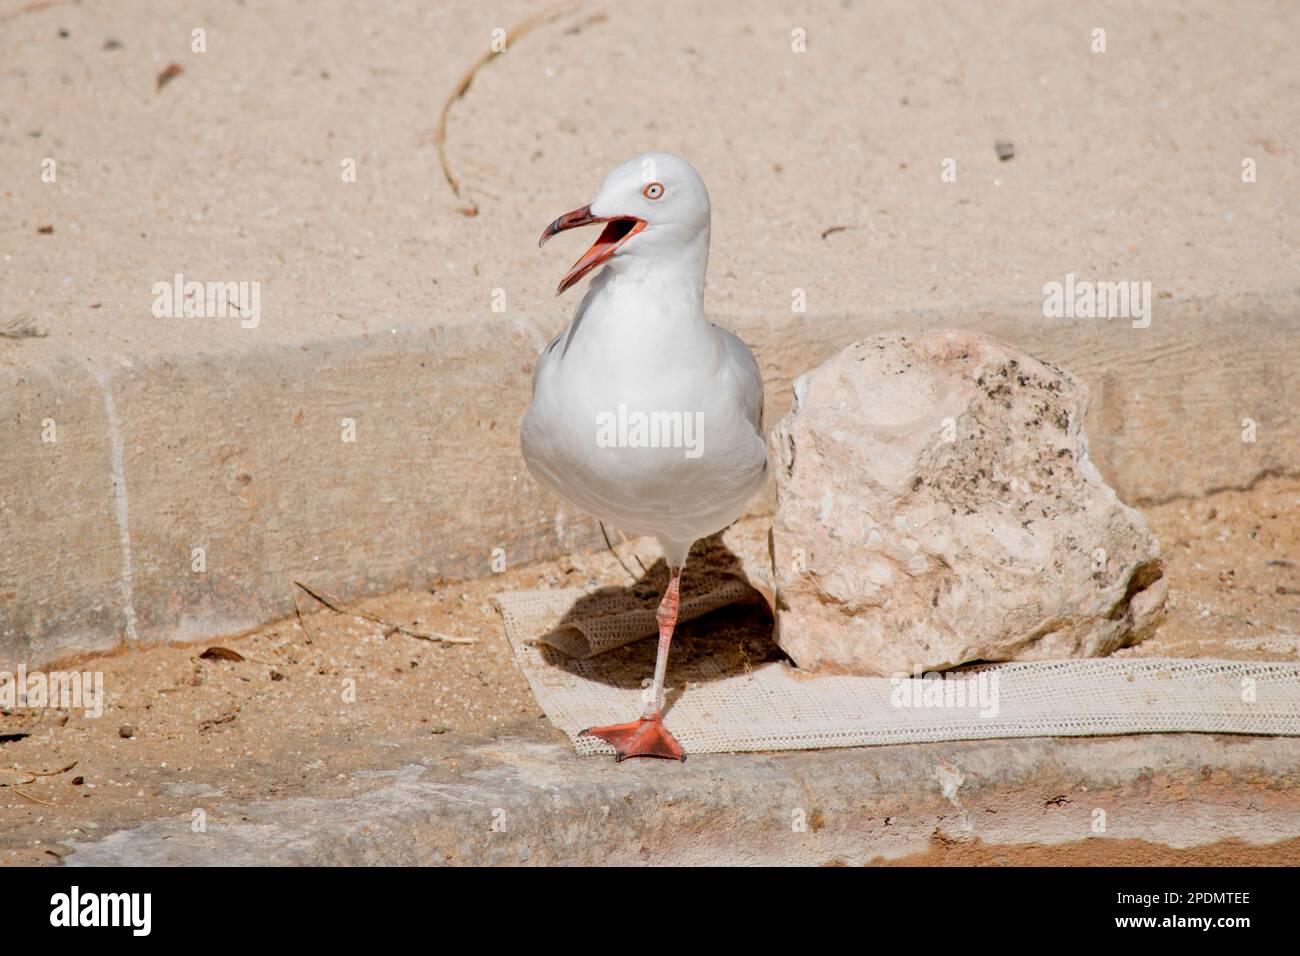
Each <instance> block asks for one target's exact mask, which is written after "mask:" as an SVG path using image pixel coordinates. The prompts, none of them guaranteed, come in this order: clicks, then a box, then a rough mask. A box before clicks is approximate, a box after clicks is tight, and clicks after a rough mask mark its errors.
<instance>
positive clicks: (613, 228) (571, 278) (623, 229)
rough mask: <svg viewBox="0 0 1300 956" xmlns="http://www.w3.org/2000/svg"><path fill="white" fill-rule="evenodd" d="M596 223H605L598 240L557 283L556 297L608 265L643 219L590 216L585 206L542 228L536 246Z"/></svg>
mask: <svg viewBox="0 0 1300 956" xmlns="http://www.w3.org/2000/svg"><path fill="white" fill-rule="evenodd" d="M596 222H603V223H605V228H604V229H602V230H601V232H600V237H599V238H598V239H597V240H596V241H595V243H594V244H593V245H592V247H591V248H590V249H588V250H587V251H586V252H584V253H583V254H582V258H581V259H579V260H578V261H577V262H575V263H574V264H573V268H572V269H570V270H569V271H568V272H566V273H565V275H564V278H563V279H561V280H560V284H559V286H558V287H557V288H556V290H555V294H556V295H560V294H561V293H563V292H564V291H565V290H566V289H568V288H569V287H571V286H572V285H573V284H574V283H575V282H577V281H578V280H579V279H581V278H582V277H583V276H585V275H586V274H587V273H588V272H590V271H591V270H592V269H594V268H596V267H597V266H599V265H601V264H603V263H605V262H608V261H609V258H610V256H612V255H613V254H614V253H615V252H617V251H618V247H619V246H621V245H623V243H625V242H627V241H628V240H629V239H631V238H632V237H633V236H635V235H636V234H637V233H638V232H640V231H641V230H642V229H644V228H645V227H646V222H645V220H644V219H638V218H636V217H635V216H593V215H592V214H591V205H590V204H588V205H586V206H583V207H582V208H581V209H575V210H573V212H566V213H565V214H564V215H563V216H561V217H560V218H559V219H557V220H555V222H553V223H551V224H550V225H549V226H547V227H546V228H545V229H543V230H542V237H541V239H539V240H538V241H537V245H538V246H539V247H540V246H544V245H546V240H547V239H550V238H551V236H554V235H555V234H557V233H561V232H564V231H565V230H566V229H576V228H578V227H579V226H589V225H591V224H592V223H596Z"/></svg>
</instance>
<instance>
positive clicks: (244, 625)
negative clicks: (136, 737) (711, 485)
mask: <svg viewBox="0 0 1300 956" xmlns="http://www.w3.org/2000/svg"><path fill="white" fill-rule="evenodd" d="M718 321H719V322H720V323H721V324H724V325H727V326H728V327H731V328H733V329H735V330H737V331H738V332H739V333H740V334H741V335H743V336H744V337H745V338H746V340H748V341H749V342H750V343H751V345H752V346H753V347H754V349H755V351H756V353H757V354H758V356H759V359H760V362H761V364H762V365H763V368H764V374H765V377H766V381H767V391H768V423H769V427H770V425H771V424H772V423H774V422H775V421H776V419H777V417H778V416H779V415H780V414H782V413H783V412H784V410H785V408H786V407H788V404H789V399H788V394H789V385H790V382H791V380H792V379H793V378H794V377H795V376H797V375H798V374H799V373H800V372H802V371H804V370H806V369H808V368H810V367H812V366H813V365H815V364H817V363H818V362H820V361H822V360H824V359H825V358H826V357H828V356H829V355H831V354H833V353H834V352H835V351H837V350H838V349H839V348H842V347H843V346H844V345H846V344H848V343H849V342H852V341H854V340H856V339H858V338H861V337H863V336H865V335H868V334H871V333H874V332H878V331H883V330H885V329H889V328H900V327H902V328H907V329H913V330H921V329H928V328H939V327H945V326H962V327H965V328H970V329H974V330H977V331H981V332H986V333H989V334H992V335H994V336H997V337H998V338H1001V339H1004V340H1005V341H1007V342H1009V343H1011V344H1013V345H1016V346H1018V347H1020V348H1022V349H1025V350H1026V351H1028V352H1030V353H1031V354H1034V355H1037V356H1039V357H1041V358H1043V359H1045V360H1047V361H1050V362H1053V363H1054V364H1057V365H1060V366H1062V367H1064V368H1067V369H1069V370H1070V371H1072V372H1073V373H1075V374H1076V375H1077V376H1078V377H1080V378H1081V379H1082V380H1083V381H1084V382H1085V383H1087V384H1088V385H1089V386H1090V388H1091V390H1092V396H1093V405H1092V409H1091V411H1090V414H1089V421H1088V429H1089V435H1090V439H1091V450H1092V453H1093V458H1094V460H1095V461H1096V463H1097V465H1098V467H1099V468H1100V470H1101V472H1102V474H1103V475H1104V476H1105V477H1106V478H1107V479H1108V480H1110V481H1111V482H1112V483H1113V484H1114V485H1115V487H1116V488H1117V490H1118V491H1119V493H1120V495H1121V497H1122V498H1124V499H1125V500H1127V501H1129V502H1131V503H1143V502H1154V501H1160V500H1165V499H1169V498H1173V497H1180V496H1193V497H1194V496H1198V495H1202V494H1205V493H1206V492H1208V491H1212V490H1216V489H1220V488H1228V487H1244V486H1248V485H1249V484H1250V483H1251V482H1253V481H1254V480H1256V479H1258V478H1259V477H1260V476H1262V475H1266V474H1270V473H1279V472H1294V471H1296V470H1300V420H1297V419H1296V417H1295V415H1294V411H1295V409H1296V408H1297V407H1300V376H1297V375H1296V373H1295V342H1296V338H1297V330H1298V329H1300V289H1290V288H1288V289H1282V290H1276V291H1274V292H1271V293H1267V294H1260V295H1247V296H1238V297H1233V298H1231V299H1224V300H1218V299H1213V300H1205V299H1194V300H1186V301H1181V300H1167V301H1164V300H1162V301H1161V302H1160V303H1159V305H1158V307H1157V310H1156V313H1155V318H1154V320H1153V322H1152V324H1151V326H1150V327H1149V328H1145V329H1136V328H1131V327H1130V323H1129V322H1128V321H1127V320H1087V321H1085V320H1050V319H1044V318H1043V317H1042V314H1041V308H1040V306H1039V305H1036V304H1027V305H1020V306H999V307H989V308H984V309H974V310H955V309H952V310H948V309H945V310H929V311H924V312H904V311H900V310H887V311H880V312H875V313H868V314H863V315H857V316H794V317H791V316H790V315H780V316H760V317H757V318H746V319H740V318H735V317H720V318H719V319H718ZM561 327H562V321H561V319H560V318H559V317H549V318H547V319H545V320H541V321H534V320H533V319H530V318H521V317H511V316H498V315H491V316H487V317H484V318H483V320H482V321H480V322H464V323H459V324H456V325H453V326H446V327H442V326H439V327H434V328H429V329H424V330H404V331H399V332H398V333H396V334H393V335H381V336H364V337H356V338H348V339H330V340H325V341H317V342H311V343H307V344H302V345H296V346H290V345H274V346H267V347H265V348H262V349H259V350H255V351H253V352H250V353H247V354H246V355H243V356H240V357H235V356H231V355H215V354H183V355H166V356H160V357H150V358H148V359H143V358H142V359H133V358H131V357H129V356H128V357H121V358H118V359H115V360H113V361H112V363H111V364H101V365H92V364H90V363H78V362H76V361H75V360H73V359H71V358H63V359H59V360H57V361H52V362H51V363H50V364H46V365H41V366H34V367H28V368H19V369H13V368H6V369H0V396H3V399H4V405H3V410H2V413H0V447H3V448H5V449H6V451H7V454H6V455H5V456H4V457H3V459H0V489H3V492H2V494H3V498H2V499H0V668H7V669H14V668H16V666H17V664H18V663H20V662H21V663H25V664H26V665H27V666H29V667H36V666H42V665H45V664H48V663H49V662H51V661H55V660H58V659H60V658H64V657H68V656H70V655H76V654H84V653H89V652H98V651H107V650H111V649H115V648H119V647H123V646H131V645H138V644H146V643H160V642H170V641H197V640H201V639H204V638H207V637H212V636H216V635H222V634H230V633H232V632H238V631H241V630H245V629H248V628H251V627H254V626H256V625H258V624H260V623H263V622H265V621H267V620H270V619H274V618H277V617H283V616H285V615H287V614H289V613H292V607H293V604H292V583H291V582H292V581H293V580H294V579H295V578H298V579H303V580H307V581H310V582H313V583H315V584H317V585H319V586H321V587H325V588H326V589H327V590H330V591H332V592H334V593H336V594H339V595H340V596H342V597H344V598H345V599H348V598H352V597H356V596H359V595H362V594H369V593H380V592H383V591H386V590H391V589H393V588H397V587H403V586H410V587H417V588H418V587H426V586H428V585H429V584H430V583H431V582H434V581H436V580H438V579H439V578H452V579H454V578H461V577H472V576H477V575H482V574H486V573H488V571H489V567H490V565H489V562H490V560H491V553H492V549H494V548H498V547H499V548H502V549H504V550H505V552H506V555H507V559H508V560H509V562H510V563H512V564H515V563H519V562H523V561H529V560H533V559H538V558H545V557H549V556H553V555H555V554H557V553H560V552H563V551H565V550H569V549H573V548H583V547H592V546H595V545H596V543H597V542H598V540H599V537H598V532H597V530H596V526H595V524H594V523H593V522H592V521H591V520H590V519H588V518H586V517H585V516H581V515H577V514H574V513H572V512H568V511H566V510H565V509H563V508H562V507H561V506H560V505H559V504H558V503H557V502H555V501H554V500H552V499H551V498H549V496H547V495H546V494H544V493H543V492H542V491H541V489H539V488H538V487H537V486H536V485H535V484H534V483H533V482H532V480H531V478H530V477H529V476H528V474H527V472H526V470H525V468H524V466H523V462H522V460H521V458H520V456H519V453H518V447H517V426H518V422H519V418H520V416H521V415H522V413H523V410H524V408H525V407H526V405H527V402H528V396H529V392H530V375H531V369H532V363H533V360H534V358H535V357H536V354H537V352H538V351H539V350H540V349H541V347H542V346H543V345H544V344H545V342H546V341H547V338H548V337H549V336H550V335H553V334H554V333H555V332H557V331H558V330H559V329H560V328H561ZM1247 418H1248V419H1251V420H1252V421H1253V422H1255V427H1256V435H1257V437H1256V441H1254V442H1253V443H1250V442H1244V441H1243V440H1242V432H1243V420H1244V419H1247ZM345 419H346V420H351V421H352V422H354V423H355V431H356V441H355V442H346V441H344V440H343V434H344V431H345V428H346V423H345ZM47 420H53V421H54V422H55V424H56V428H57V441H55V442H52V443H47V442H43V441H42V437H41V436H42V430H43V428H44V423H45V422H46V421H47ZM756 507H758V508H761V507H762V505H761V504H759V505H756ZM195 549H202V560H203V562H204V564H205V566H206V570H204V571H196V570H194V568H195V567H196V557H197V552H196V550H195Z"/></svg>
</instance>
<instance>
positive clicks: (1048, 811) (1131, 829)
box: [64, 734, 1300, 866]
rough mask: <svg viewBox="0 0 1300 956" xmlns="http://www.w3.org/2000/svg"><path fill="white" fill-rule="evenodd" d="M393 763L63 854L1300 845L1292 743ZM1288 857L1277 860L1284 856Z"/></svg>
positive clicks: (555, 856) (499, 753) (148, 858)
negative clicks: (323, 792)
mask: <svg viewBox="0 0 1300 956" xmlns="http://www.w3.org/2000/svg"><path fill="white" fill-rule="evenodd" d="M403 756H404V757H407V758H410V762H409V763H406V764H405V765H403V766H401V767H400V768H398V769H395V770H393V771H392V772H391V773H390V774H375V773H374V772H367V773H364V774H357V775H355V776H356V777H357V778H364V779H358V781H357V783H358V789H359V791H360V792H358V793H356V794H355V795H351V796H346V797H341V798H331V799H322V798H316V797H293V798H287V799H282V800H261V801H256V802H251V803H243V804H238V805H235V804H222V803H218V802H216V801H196V804H195V805H196V806H199V807H203V808H204V809H205V812H206V815H207V829H206V832H203V833H195V832H193V830H192V827H191V823H192V817H191V815H190V814H189V813H186V814H184V815H181V816H178V817H176V818H169V819H157V820H152V821H149V822H147V823H144V824H142V825H140V826H137V827H134V828H132V829H128V830H122V831H118V832H116V833H112V834H109V835H107V836H105V837H104V838H103V839H101V840H99V841H97V842H94V843H77V844H73V849H74V850H75V852H74V853H72V855H70V856H67V857H65V858H64V859H65V862H67V863H68V864H70V865H74V866H122V865H169V866H203V865H226V866H231V865H233V866H238V865H249V864H254V865H266V864H284V865H306V864H316V865H319V864H325V865H343V864H387V865H423V864H458V865H475V864H491V865H501V864H611V865H630V864H665V865H678V864H828V863H836V864H848V865H860V864H864V863H869V862H872V861H874V860H882V859H883V860H889V859H898V858H902V857H906V856H910V855H913V854H918V853H924V852H926V851H927V850H928V849H930V848H932V846H933V845H934V844H935V842H936V841H938V842H939V843H941V844H944V843H946V844H952V843H957V844H962V843H966V844H969V843H970V842H972V841H976V840H978V841H980V843H981V844H982V845H983V846H984V847H986V848H989V849H990V850H991V851H992V852H993V853H994V854H997V853H998V852H999V848H1007V849H1008V850H1009V848H1011V847H1013V846H1018V845H1024V844H1040V845H1046V846H1061V845H1073V844H1082V843H1084V842H1085V841H1091V842H1090V843H1089V852H1090V853H1091V854H1092V855H1091V857H1090V859H1091V861H1093V862H1096V861H1098V860H1099V859H1101V858H1107V854H1110V855H1111V857H1113V860H1114V861H1120V862H1129V863H1140V862H1142V860H1141V859H1140V858H1139V859H1134V858H1133V853H1134V852H1135V851H1134V849H1133V847H1134V844H1133V841H1145V844H1151V845H1154V846H1155V847H1157V848H1160V847H1168V848H1176V849H1187V848H1195V847H1205V846H1210V845H1213V844H1217V843H1219V842H1220V841H1225V840H1230V839H1232V840H1238V841H1240V842H1241V844H1244V845H1256V846H1259V845H1268V844H1273V843H1279V842H1281V841H1285V840H1293V839H1295V838H1296V837H1300V788H1298V787H1297V784H1300V750H1298V749H1297V748H1296V746H1295V743H1294V741H1291V740H1286V739H1279V738H1252V737H1213V736H1201V735H1183V734H1177V735H1148V736H1134V737H1105V738H1087V739H1045V738H1033V739H1025V740H1014V741H969V742H959V743H949V744H918V745H907V746H897V747H878V748H863V749H855V750H834V751H817V752H802V753H780V754H745V755H697V756H693V757H691V758H690V759H688V760H687V761H686V762H685V763H684V764H679V763H676V762H668V761H644V760H642V761H630V762H627V763H624V764H621V765H617V766H616V765H615V764H613V763H612V762H610V761H608V760H606V759H596V758H584V757H579V756H577V755H576V754H575V753H574V752H573V750H572V748H570V747H569V746H567V745H565V744H559V743H555V742H554V740H553V738H552V739H549V740H547V739H543V738H541V737H540V736H538V737H507V738H504V739H501V740H496V741H491V740H486V739H476V740H467V741H463V742H461V743H460V744H459V745H457V746H455V747H454V750H453V752H452V753H450V754H446V753H443V754H439V755H438V757H437V758H430V757H429V756H427V755H425V754H411V753H408V754H405V755H403ZM399 759H401V758H399ZM1097 843H1100V847H1099V846H1097ZM1143 845H1144V844H1138V847H1141V846H1143ZM1234 845H1235V844H1234ZM1289 846H1291V849H1287V848H1286V847H1281V848H1278V849H1277V850H1275V851H1274V852H1275V853H1276V854H1280V855H1281V856H1283V857H1285V856H1287V855H1288V854H1290V855H1291V856H1295V850H1294V845H1293V844H1292V845H1289ZM1137 852H1138V853H1141V852H1142V851H1141V850H1140V849H1139V850H1138V851H1137ZM1291 862H1293V863H1294V862H1298V861H1297V860H1294V859H1292V860H1291Z"/></svg>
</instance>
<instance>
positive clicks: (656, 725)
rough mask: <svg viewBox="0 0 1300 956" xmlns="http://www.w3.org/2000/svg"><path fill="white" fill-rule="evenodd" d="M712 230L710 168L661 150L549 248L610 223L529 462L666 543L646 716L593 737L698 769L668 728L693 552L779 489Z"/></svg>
mask: <svg viewBox="0 0 1300 956" xmlns="http://www.w3.org/2000/svg"><path fill="white" fill-rule="evenodd" d="M709 222H710V207H709V193H708V190H706V189H705V187H704V181H703V180H702V179H701V178H700V174H699V173H697V172H696V171H695V169H694V167H692V166H691V164H690V163H688V162H686V160H684V159H681V158H679V157H677V156H673V155H671V154H669V153H646V154H644V155H641V156H637V157H635V158H633V159H630V160H628V161H627V162H625V163H623V164H622V165H620V166H618V167H617V168H615V169H614V170H613V172H611V173H610V174H609V175H608V176H606V177H605V181H604V183H602V184H601V187H600V191H599V193H597V195H596V198H595V199H593V200H592V201H591V202H590V203H588V204H587V205H585V206H583V207H581V208H580V209H575V210H573V212H569V213H565V214H564V215H563V216H561V217H560V218H559V219H556V220H555V221H554V222H552V223H551V224H550V225H549V226H547V227H546V229H545V230H544V231H543V232H542V236H541V240H540V242H539V245H545V243H546V241H547V240H548V239H550V238H551V237H552V236H555V235H557V234H559V233H561V232H565V231H567V230H569V229H576V228H577V227H579V226H587V225H600V226H601V227H602V228H601V232H600V236H599V237H598V238H597V239H596V242H595V244H594V245H592V247H591V248H590V249H588V250H587V251H586V252H585V253H584V254H583V256H582V258H580V259H579V260H578V261H577V262H576V263H574V265H573V268H571V269H570V270H569V271H568V272H567V273H566V274H565V276H564V278H563V279H561V280H560V284H559V288H558V289H557V290H556V294H557V295H560V294H562V293H563V292H564V291H565V290H567V289H569V288H570V287H571V286H573V285H574V284H575V283H577V282H578V281H580V280H581V279H582V278H583V277H584V276H586V275H588V274H589V273H591V272H592V271H593V270H595V269H597V268H598V267H600V266H604V268H603V269H601V270H600V272H599V273H598V274H597V275H596V276H595V278H594V279H592V281H591V284H590V286H589V288H588V289H587V293H586V295H584V296H583V297H582V300H581V301H580V302H579V303H578V307H577V309H576V310H575V311H574V313H573V320H572V322H570V324H569V327H568V328H567V329H566V330H565V331H564V332H562V333H561V334H560V335H559V336H557V337H556V338H555V339H554V340H553V341H552V342H551V343H550V344H549V345H547V347H546V349H545V351H543V353H542V354H541V356H540V357H539V359H538V361H537V364H536V367H535V368H534V370H533V400H532V404H531V405H530V406H529V408H528V411H527V412H526V413H525V415H524V419H523V425H522V428H521V435H520V439H521V440H520V445H521V448H522V451H523V456H524V461H525V462H526V463H527V465H528V470H529V472H531V474H532V475H533V477H534V478H535V479H536V480H537V481H538V483H539V484H541V485H542V486H543V487H545V488H548V489H549V490H550V491H552V492H554V493H555V494H556V495H557V496H558V497H559V498H561V499H562V500H564V501H565V502H567V503H569V504H570V505H572V506H574V507H575V508H578V509H579V510H581V511H585V512H587V513H588V514H590V515H592V516H594V517H595V518H597V519H599V520H600V521H601V522H603V523H605V524H608V525H612V526H614V527H618V528H621V529H623V531H625V532H627V533H629V534H632V535H635V536H641V535H652V536H654V537H655V538H657V539H658V541H659V545H660V547H661V548H663V553H664V559H665V561H666V563H667V565H668V585H667V588H666V590H665V591H664V596H663V600H662V601H660V603H659V610H658V612H657V614H656V619H657V621H658V624H659V650H658V656H657V658H656V660H655V673H654V685H653V689H652V692H651V694H650V696H649V698H648V700H647V702H646V707H645V710H644V711H643V713H642V714H641V717H640V718H639V719H637V720H634V721H631V722H630V723H625V724H614V725H612V726H609V727H592V728H589V729H587V730H584V731H583V732H582V734H581V735H580V736H588V737H598V738H600V739H602V740H605V741H607V742H608V743H610V744H612V745H613V747H614V752H615V759H616V760H617V761H622V760H623V759H625V758H627V757H666V758H671V759H677V760H685V759H686V755H685V752H684V751H683V750H682V747H681V745H680V744H679V743H678V742H677V739H676V738H675V737H673V735H672V734H671V733H670V732H669V731H668V730H667V729H666V728H665V727H664V722H663V703H664V678H665V675H666V673H667V669H668V648H669V645H670V644H671V643H672V639H673V629H674V627H675V626H676V624H677V610H678V604H679V600H680V584H681V574H682V568H683V566H684V565H685V564H686V556H687V554H688V553H689V551H690V549H691V545H692V544H693V543H694V542H695V541H697V540H699V539H700V538H704V537H707V536H709V535H711V534H714V533H716V532H718V531H721V530H722V529H723V528H725V527H727V526H728V525H729V524H731V523H732V522H733V521H735V520H736V519H737V518H738V517H740V515H741V513H742V512H743V511H744V509H745V505H746V503H747V502H748V501H749V499H750V498H751V497H752V496H753V494H754V493H755V492H756V491H758V490H759V489H760V488H761V487H762V486H763V483H764V481H765V480H766V478H767V470H768V463H767V443H766V441H765V440H764V434H763V378H762V375H761V374H760V372H759V369H758V363H757V362H756V361H755V360H754V355H753V353H752V352H750V350H749V347H748V346H747V345H745V343H744V342H743V341H741V339H740V338H739V337H738V336H736V335H734V334H733V333H731V332H729V331H727V330H726V329H723V328H721V327H719V326H717V325H714V324H713V323H712V322H710V321H709V320H708V319H707V318H706V317H705V315H704V274H705V270H706V269H707V268H708V261H709Z"/></svg>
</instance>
